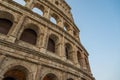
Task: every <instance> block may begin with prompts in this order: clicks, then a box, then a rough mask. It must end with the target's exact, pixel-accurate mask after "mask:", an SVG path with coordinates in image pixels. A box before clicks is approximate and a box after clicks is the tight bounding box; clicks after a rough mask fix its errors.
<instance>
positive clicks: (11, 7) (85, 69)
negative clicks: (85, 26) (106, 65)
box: [0, 0, 94, 80]
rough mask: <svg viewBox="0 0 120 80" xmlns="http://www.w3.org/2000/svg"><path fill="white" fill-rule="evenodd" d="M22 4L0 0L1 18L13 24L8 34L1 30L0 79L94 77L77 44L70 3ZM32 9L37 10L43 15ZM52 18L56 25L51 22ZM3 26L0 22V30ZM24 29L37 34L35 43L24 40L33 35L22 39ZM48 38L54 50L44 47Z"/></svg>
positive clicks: (43, 1) (38, 0) (41, 1)
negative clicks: (51, 41)
mask: <svg viewBox="0 0 120 80" xmlns="http://www.w3.org/2000/svg"><path fill="white" fill-rule="evenodd" d="M23 1H24V0H23ZM25 3H26V4H25V5H21V4H19V3H17V2H14V1H13V0H0V20H9V21H10V22H12V23H13V25H12V26H11V27H10V30H9V32H8V33H7V35H6V34H4V33H0V80H3V79H4V80H6V78H8V77H12V78H15V80H16V79H17V80H23V79H24V80H94V77H93V76H92V73H91V70H90V66H89V61H88V53H87V51H86V49H85V48H84V47H83V46H82V44H81V43H80V39H79V29H78V28H77V27H76V25H75V24H74V21H73V18H72V14H71V13H70V9H71V8H70V7H69V5H68V4H67V3H66V2H65V1H64V0H25ZM33 8H38V9H40V10H41V11H42V12H43V15H40V14H39V13H36V12H34V11H33ZM51 17H53V18H54V19H55V20H56V24H54V22H52V21H50V18H51ZM2 25H3V23H2V24H1V22H0V30H2V29H3V27H4V26H2ZM1 28H2V29H1ZM26 29H30V30H33V31H34V32H35V33H36V35H37V37H36V43H35V44H31V43H30V42H27V41H29V40H32V38H29V39H27V38H26V37H25V39H27V41H24V40H21V35H22V34H23V32H24V30H26ZM28 36H29V35H28ZM49 39H52V40H53V43H54V48H52V49H55V50H54V52H51V51H49V49H48V47H47V46H48V42H49ZM78 54H79V55H78ZM24 75H25V76H24ZM13 80H14V79H13Z"/></svg>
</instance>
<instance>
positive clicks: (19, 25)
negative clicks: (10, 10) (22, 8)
mask: <svg viewBox="0 0 120 80" xmlns="http://www.w3.org/2000/svg"><path fill="white" fill-rule="evenodd" d="M24 19H25V15H23V16H22V17H21V18H20V20H19V21H18V23H17V25H16V26H14V28H13V29H12V31H11V33H10V35H11V36H12V37H17V35H18V32H19V30H20V28H21V27H22V26H21V25H22V24H23V22H24Z"/></svg>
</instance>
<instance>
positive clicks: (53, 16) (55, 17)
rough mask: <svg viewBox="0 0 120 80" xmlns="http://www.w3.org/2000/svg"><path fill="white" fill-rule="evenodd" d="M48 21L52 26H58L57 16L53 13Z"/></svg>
mask: <svg viewBox="0 0 120 80" xmlns="http://www.w3.org/2000/svg"><path fill="white" fill-rule="evenodd" d="M50 21H51V22H52V23H54V24H58V23H59V16H58V15H57V14H55V13H53V14H52V15H51V18H50Z"/></svg>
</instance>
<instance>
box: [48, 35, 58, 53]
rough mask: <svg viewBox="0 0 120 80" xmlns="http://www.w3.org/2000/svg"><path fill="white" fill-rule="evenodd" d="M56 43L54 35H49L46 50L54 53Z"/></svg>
mask: <svg viewBox="0 0 120 80" xmlns="http://www.w3.org/2000/svg"><path fill="white" fill-rule="evenodd" d="M57 42H58V37H57V36H56V35H54V34H51V35H50V36H49V39H48V44H47V50H48V51H51V52H53V53H55V52H56V45H57Z"/></svg>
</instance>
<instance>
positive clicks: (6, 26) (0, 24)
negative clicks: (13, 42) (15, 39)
mask: <svg viewBox="0 0 120 80" xmlns="http://www.w3.org/2000/svg"><path fill="white" fill-rule="evenodd" d="M12 25H13V23H12V22H11V21H10V20H8V19H2V18H0V33H2V34H5V35H7V34H8V32H9V30H10V28H11V27H12Z"/></svg>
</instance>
